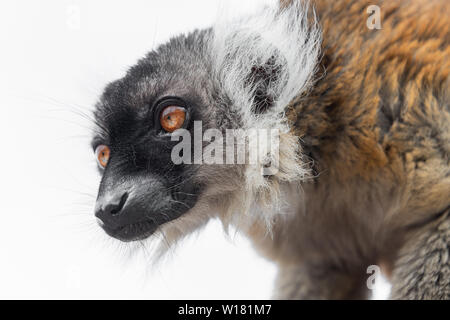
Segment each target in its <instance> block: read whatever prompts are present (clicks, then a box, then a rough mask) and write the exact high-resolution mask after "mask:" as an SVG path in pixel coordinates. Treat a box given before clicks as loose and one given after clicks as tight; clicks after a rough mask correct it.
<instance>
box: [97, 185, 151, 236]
mask: <svg viewBox="0 0 450 320" xmlns="http://www.w3.org/2000/svg"><path fill="white" fill-rule="evenodd" d="M135 200H136V199H133V197H132V196H131V195H130V193H129V192H123V191H119V192H117V193H113V194H112V195H111V194H106V195H104V196H102V197H101V198H99V199H98V200H97V206H96V209H95V216H96V217H97V218H98V219H99V220H100V221H99V224H100V226H101V227H102V228H103V229H104V230H105V231H106V233H107V234H109V235H110V236H112V237H115V238H117V239H120V240H123V241H132V240H137V239H140V238H141V237H143V235H145V236H147V235H148V234H147V233H151V232H153V231H154V230H155V228H156V227H157V225H156V224H155V223H153V222H151V221H143V218H142V215H141V214H140V210H139V206H138V203H137V201H135Z"/></svg>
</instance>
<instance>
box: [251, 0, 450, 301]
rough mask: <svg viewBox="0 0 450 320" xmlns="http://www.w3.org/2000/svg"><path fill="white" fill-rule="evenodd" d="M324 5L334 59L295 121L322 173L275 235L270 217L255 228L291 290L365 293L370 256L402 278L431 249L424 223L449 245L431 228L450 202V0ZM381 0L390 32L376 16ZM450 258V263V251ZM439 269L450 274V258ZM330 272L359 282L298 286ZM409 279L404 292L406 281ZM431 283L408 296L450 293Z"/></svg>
mask: <svg viewBox="0 0 450 320" xmlns="http://www.w3.org/2000/svg"><path fill="white" fill-rule="evenodd" d="M313 3H314V5H315V7H316V11H317V14H318V19H319V21H320V24H321V26H322V29H323V45H322V50H323V57H322V59H321V62H320V68H319V73H318V74H317V80H316V83H315V85H314V87H313V89H312V90H311V91H310V92H309V93H308V95H304V96H301V97H298V98H297V99H296V100H294V101H293V102H292V103H291V106H290V108H289V110H290V111H289V119H290V121H291V122H292V125H293V130H294V132H295V134H296V135H297V136H299V137H301V139H302V147H303V149H304V150H303V152H304V153H305V154H306V155H307V156H308V157H309V158H310V159H311V161H312V164H313V165H312V167H313V169H314V172H315V174H316V177H315V178H314V179H313V180H311V181H310V182H308V183H305V184H303V186H302V187H303V192H304V198H305V205H304V208H303V209H300V212H299V213H298V215H297V216H295V217H279V218H278V220H277V221H276V223H275V225H274V232H273V239H269V237H267V235H266V234H265V233H264V231H263V229H264V228H263V227H262V226H258V225H255V226H253V227H252V228H251V229H250V230H248V234H249V235H250V236H251V237H252V238H253V240H254V241H255V243H256V246H257V247H258V248H260V249H261V250H262V251H263V252H264V253H265V254H266V255H267V256H269V257H271V258H272V259H274V260H275V261H277V262H278V263H279V264H280V268H281V271H280V277H279V281H278V285H277V286H278V292H279V296H280V297H290V298H295V297H300V298H301V297H319V298H320V297H327V298H330V297H331V298H345V297H362V296H364V295H365V294H366V293H364V292H366V291H365V290H364V289H361V288H362V287H364V286H365V283H364V284H362V283H363V282H364V281H363V280H364V279H365V278H366V277H367V274H366V268H367V266H368V265H370V264H376V263H378V262H379V261H380V260H383V261H384V263H387V265H389V266H390V268H392V269H393V270H394V279H396V277H397V278H398V276H396V274H399V272H397V273H396V271H395V270H396V268H398V269H401V265H400V264H401V262H398V263H397V262H396V261H401V259H400V258H401V257H402V255H404V254H409V253H405V252H410V253H411V252H413V251H414V250H426V248H422V247H420V248H419V247H411V246H410V245H412V244H411V243H412V240H411V239H412V238H413V237H414V238H416V237H417V235H416V233H417V232H419V233H420V234H423V235H424V237H427V238H426V239H424V240H423V242H421V244H420V245H421V246H426V245H427V244H426V243H428V245H429V247H430V248H431V247H433V243H434V242H432V240H430V238H431V239H432V238H433V237H434V238H436V237H437V238H438V240H439V241H441V242H442V243H443V244H444V245H443V246H444V248H443V250H444V252H445V250H448V245H449V244H448V242H449V241H450V239H448V234H449V233H448V230H444V231H443V232H442V233H441V234H438V235H437V234H436V233H435V234H434V235H433V233H430V234H429V235H428V233H429V232H430V231H429V230H431V229H433V228H437V229H436V230H440V229H439V227H437V226H436V225H435V221H436V219H442V218H441V217H442V216H445V217H446V214H445V212H446V209H447V208H449V207H450V107H449V105H450V78H449V73H450V26H449V16H450V3H449V2H448V1H446V0H436V1H430V0H414V1H413V0H411V1H352V0H339V1H325V0H317V1H314V2H313ZM374 4H375V5H378V6H379V7H380V8H381V26H382V29H380V30H377V29H374V30H370V29H369V28H368V27H367V26H366V21H367V18H368V16H369V14H368V13H367V12H366V9H367V7H368V6H369V5H374ZM443 224H444V225H448V218H445V219H444V222H443ZM418 230H422V231H418ZM427 235H428V236H427ZM439 237H441V238H439ZM430 241H431V243H430ZM445 244H447V249H446V248H445ZM402 250H403V251H402ZM405 250H406V251H405ZM430 250H431V249H430ZM424 256H425V258H424V259H430V258H432V257H430V256H427V255H426V254H425V255H424ZM441 259H445V256H444V257H441ZM446 259H447V266H448V251H447V258H446ZM407 260H408V259H406V261H407ZM430 268H431V269H432V267H430ZM286 270H294V271H293V272H291V271H286ZM412 272H413V271H412ZM436 272H437V273H439V272H443V273H442V277H446V280H445V281H447V283H448V282H449V281H450V280H449V276H450V273H449V271H448V268H447V269H446V271H445V270H444V271H442V270H440V271H439V270H437V271H435V273H434V276H435V275H436ZM445 272H447V273H445ZM290 273H293V274H294V275H289V274H290ZM304 274H308V276H309V278H308V279H309V280H305V279H304V278H303V275H304ZM347 275H349V276H350V275H351V278H352V279H360V280H361V281H360V283H359V285H356V286H353V285H351V284H352V282H351V281H349V280H348V279H347V278H346V277H347ZM319 278H320V279H324V280H323V281H324V283H325V284H324V286H325V287H326V286H329V284H330V283H334V282H336V283H346V284H348V285H346V286H341V287H342V289H340V290H336V291H333V290H331V289H328V291H326V290H325V291H323V292H322V291H321V290H322V289H320V288H318V289H314V290H312V289H311V290H310V287H309V286H308V285H305V286H304V287H303V289H302V290H303V291H302V290H299V289H298V288H297V287H295V286H296V285H299V286H300V285H301V284H304V283H308V281H310V282H311V281H312V280H311V279H319ZM328 278H330V279H328ZM438 278H439V277H438ZM327 279H328V280H327ZM346 279H347V280H346ZM401 281H403V280H398V283H397V284H394V289H393V291H394V296H395V293H396V292H399V290H400V289H397V288H401V287H402V285H403V287H405V286H406V284H401ZM440 281H443V280H442V278H441V280H440ZM408 285H409V284H408ZM449 285H450V284H449ZM358 286H359V287H358ZM361 286H362V287H361ZM347 287H348V288H347ZM411 290H412V289H411ZM411 290H409V291H408V292H411ZM430 290H431V291H430V292H429V293H422V294H421V295H422V296H421V297H419V296H418V295H419V294H416V295H414V294H411V293H410V294H409V296H408V295H407V294H403V295H400V294H399V295H397V297H400V298H427V297H428V298H430V297H431V298H433V297H434V298H436V297H443V296H442V292H440V293H435V292H434V293H433V289H430ZM413 291H414V290H413ZM447 295H450V294H449V293H448V291H447ZM444 297H445V295H444Z"/></svg>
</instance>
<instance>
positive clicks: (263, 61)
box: [210, 0, 321, 127]
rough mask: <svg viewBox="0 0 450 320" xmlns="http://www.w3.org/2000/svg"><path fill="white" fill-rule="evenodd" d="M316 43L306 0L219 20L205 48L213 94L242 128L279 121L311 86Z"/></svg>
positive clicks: (316, 32) (317, 36) (316, 29)
mask: <svg viewBox="0 0 450 320" xmlns="http://www.w3.org/2000/svg"><path fill="white" fill-rule="evenodd" d="M308 13H309V14H308ZM320 42H321V33H320V27H319V25H318V23H317V21H316V18H315V13H314V10H313V9H312V8H311V7H310V5H309V2H308V1H302V0H298V1H292V3H291V4H290V5H289V6H285V7H283V8H281V9H280V8H279V7H265V8H263V9H262V10H261V11H259V12H256V13H255V14H254V15H252V16H249V17H246V18H243V19H239V20H233V21H222V22H221V21H219V22H218V23H217V24H216V25H215V26H214V28H213V33H212V38H211V45H210V49H211V51H210V52H211V57H212V61H213V67H212V70H213V75H214V76H215V77H216V79H217V83H218V84H219V91H220V93H221V94H223V95H224V96H226V99H228V100H229V101H230V102H231V108H234V110H235V111H236V112H238V113H240V114H241V118H242V119H244V122H246V125H247V126H248V127H251V126H254V127H255V126H261V125H264V126H269V125H268V123H269V120H270V119H280V118H282V117H283V116H284V114H285V111H286V108H287V106H288V105H289V103H290V102H291V101H292V99H293V98H295V97H296V96H298V95H300V94H302V93H303V92H305V91H306V90H308V88H310V86H311V85H312V82H313V78H314V73H315V68H316V65H317V62H318V57H319V51H320ZM257 121H258V122H259V124H256V122H257Z"/></svg>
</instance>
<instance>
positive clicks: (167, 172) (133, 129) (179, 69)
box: [92, 32, 214, 241]
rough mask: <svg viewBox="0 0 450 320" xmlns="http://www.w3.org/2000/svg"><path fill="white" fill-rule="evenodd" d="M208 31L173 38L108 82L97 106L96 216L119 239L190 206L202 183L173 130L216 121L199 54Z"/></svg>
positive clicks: (149, 229)
mask: <svg viewBox="0 0 450 320" xmlns="http://www.w3.org/2000/svg"><path fill="white" fill-rule="evenodd" d="M207 35H208V34H207V32H197V33H194V34H191V35H190V36H188V37H179V38H176V39H173V40H172V41H170V42H169V43H168V44H166V45H164V46H162V47H160V48H159V49H158V50H157V51H155V52H152V53H150V54H149V55H148V56H147V57H145V58H144V59H142V60H141V61H139V63H138V64H137V65H136V66H134V67H132V68H131V69H130V70H129V72H128V73H127V74H126V76H125V77H124V78H122V79H120V80H117V81H115V82H113V83H111V84H110V85H108V86H107V88H106V90H105V92H104V93H103V96H102V97H101V99H100V102H99V103H98V104H97V107H96V111H95V118H96V122H97V123H98V128H100V130H99V133H98V134H97V135H96V136H95V137H94V139H93V142H92V146H93V149H94V151H95V154H96V156H97V160H98V163H99V168H100V171H101V174H102V180H101V184H100V188H99V193H98V199H97V205H96V212H95V215H96V216H97V218H98V219H99V222H100V224H101V225H102V227H103V229H104V230H105V231H106V232H107V233H108V234H109V235H111V236H113V237H115V238H118V239H120V240H123V241H130V240H138V239H142V238H145V237H147V236H149V235H150V234H151V233H153V232H154V231H155V229H156V228H157V227H158V226H160V225H162V224H164V223H166V222H168V221H171V220H173V219H176V218H177V217H179V216H180V215H182V214H184V213H185V212H186V211H188V210H189V209H191V208H192V207H193V206H194V205H195V203H196V201H197V198H198V195H199V193H200V192H201V191H202V189H203V188H204V185H202V184H201V183H199V182H198V181H197V182H196V183H193V178H194V176H195V174H196V172H197V169H198V166H195V165H188V164H178V165H175V164H174V163H173V161H172V159H171V150H172V148H173V147H174V145H175V144H177V142H175V141H171V135H172V133H173V132H174V131H175V130H176V129H181V128H182V129H186V130H188V131H189V132H191V133H192V135H193V132H192V131H193V122H194V121H201V122H202V124H203V126H205V125H206V126H207V125H208V124H209V123H211V122H213V121H214V119H213V116H214V115H212V114H209V115H208V114H207V113H206V112H205V111H206V110H207V108H206V105H210V104H211V103H212V102H211V101H210V100H208V99H209V98H208V97H209V92H208V90H210V87H211V85H210V84H208V83H207V82H208V78H207V77H205V74H206V73H207V65H206V62H207V61H206V59H205V57H204V56H203V49H204V47H203V46H204V39H205V37H207Z"/></svg>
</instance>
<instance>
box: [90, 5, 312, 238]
mask: <svg viewBox="0 0 450 320" xmlns="http://www.w3.org/2000/svg"><path fill="white" fill-rule="evenodd" d="M307 12H308V10H302V9H301V8H300V4H296V5H292V6H291V7H289V8H287V9H285V10H284V11H282V12H280V11H279V10H278V9H267V8H266V9H264V10H263V11H262V12H260V13H259V14H256V15H255V16H251V17H248V18H247V19H243V20H239V21H237V22H234V23H231V24H230V23H225V24H220V23H219V24H217V25H216V26H215V27H214V28H212V29H207V30H203V31H196V32H193V33H191V34H189V35H187V36H180V37H177V38H174V39H172V40H171V41H169V42H168V43H167V44H165V45H162V46H160V47H159V48H158V49H157V50H155V51H153V52H151V53H149V54H148V55H147V56H146V57H145V58H144V59H142V60H140V61H139V62H138V63H137V65H135V66H134V67H132V68H131V69H130V70H129V71H128V73H127V74H126V75H125V77H124V78H122V79H120V80H117V81H115V82H113V83H111V84H110V85H108V86H107V88H106V89H105V92H104V93H103V95H102V97H101V99H100V101H99V103H98V104H97V106H96V110H95V119H96V123H97V127H98V133H97V134H96V135H95V137H94V139H93V142H92V146H93V149H94V151H95V154H96V156H97V161H98V163H99V167H100V171H101V174H102V180H101V184H100V188H99V193H98V199H97V205H96V212H95V214H96V216H97V218H98V219H99V223H100V224H101V225H102V227H103V228H104V229H105V231H106V232H107V233H108V234H109V235H111V236H113V237H115V238H118V239H120V240H123V241H132V240H140V239H143V238H146V237H148V236H149V235H151V234H152V233H154V232H155V231H156V230H158V229H159V230H161V229H162V228H164V229H165V231H164V233H165V238H169V237H173V238H177V237H178V238H179V237H181V236H183V235H184V234H185V233H188V232H190V231H193V230H194V229H196V228H198V227H200V226H202V225H203V224H204V223H206V221H207V220H208V219H209V218H210V217H211V216H214V214H221V215H222V216H221V217H224V216H227V217H229V218H230V221H231V220H236V221H237V220H240V219H234V218H231V216H232V215H233V214H235V213H241V214H244V215H245V212H246V211H248V209H249V208H250V206H252V205H253V204H255V203H257V202H260V203H261V204H259V205H258V204H257V206H259V208H261V207H262V206H263V204H262V203H264V206H265V205H267V204H268V205H269V206H271V207H270V208H268V210H266V212H268V213H270V214H276V210H277V208H279V207H280V203H277V202H276V201H275V200H273V201H272V200H270V199H271V197H273V198H276V197H277V195H279V194H280V192H279V190H276V188H278V187H279V186H280V183H282V182H285V181H291V180H298V179H301V178H302V177H303V176H304V175H305V174H306V173H307V169H305V167H304V165H303V162H302V161H301V153H300V146H299V144H298V138H297V137H295V136H292V135H291V134H290V133H289V131H290V128H289V125H288V123H287V118H286V110H285V109H286V107H287V105H288V103H289V102H290V101H291V99H292V98H294V97H295V96H296V95H298V94H301V92H302V91H303V90H306V89H307V88H308V86H309V84H310V82H311V77H312V73H313V71H314V68H315V66H316V62H317V58H318V52H319V46H320V33H319V30H318V27H317V25H316V24H315V22H314V21H313V20H309V18H308V17H307ZM302 21H303V22H302ZM310 21H312V22H311V23H310ZM196 121H201V127H202V132H201V133H200V135H202V134H203V132H205V131H206V130H208V129H213V130H216V131H217V132H221V133H225V131H227V130H228V129H241V130H242V129H243V130H247V131H250V130H261V129H263V130H272V129H276V130H278V131H279V132H280V141H279V145H280V150H279V154H280V155H282V157H280V159H279V162H277V163H278V164H279V165H278V167H277V168H276V169H277V170H276V172H277V173H276V174H274V175H273V176H271V177H270V178H268V177H266V176H264V175H261V174H260V172H261V170H262V168H263V167H265V166H266V165H267V163H268V161H269V163H270V161H271V160H270V159H274V158H275V155H274V154H272V153H264V154H262V155H261V154H259V152H260V151H259V150H257V151H255V153H256V154H257V158H258V161H257V162H256V163H254V164H251V165H250V164H248V163H246V162H244V163H239V164H234V163H233V164H228V163H227V164H204V163H196V162H195V160H194V164H186V163H176V162H174V161H173V158H172V151H173V149H174V147H175V146H176V144H177V143H178V142H176V141H172V137H173V135H175V134H176V132H178V131H179V130H178V129H185V130H187V131H188V132H189V133H190V136H191V137H194V138H196V134H195V132H194V131H195V130H194V129H195V128H196V127H195V123H194V122H196ZM185 132H186V131H185ZM197 138H198V137H197ZM200 139H202V138H200ZM214 141H215V140H214ZM209 142H212V140H210V141H209ZM200 144H201V145H202V146H204V145H205V141H204V139H203V140H201V142H200ZM244 144H246V146H245V148H244V152H245V153H251V152H252V150H253V149H255V144H254V145H253V147H252V146H251V144H250V143H248V141H247V140H244ZM247 144H248V145H247ZM256 145H258V144H256ZM190 148H191V149H190V150H187V151H190V153H192V154H195V150H193V149H194V148H195V142H194V143H192V144H191V145H190ZM252 148H253V149H252ZM184 151H186V150H184ZM264 152H265V151H264ZM260 156H261V157H260ZM225 157H227V155H225V154H224V155H223V158H225ZM245 157H246V156H245ZM268 159H269V160H268ZM260 217H262V219H264V220H266V221H270V217H264V216H262V215H260ZM174 220H175V221H174ZM160 227H161V228H160Z"/></svg>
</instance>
